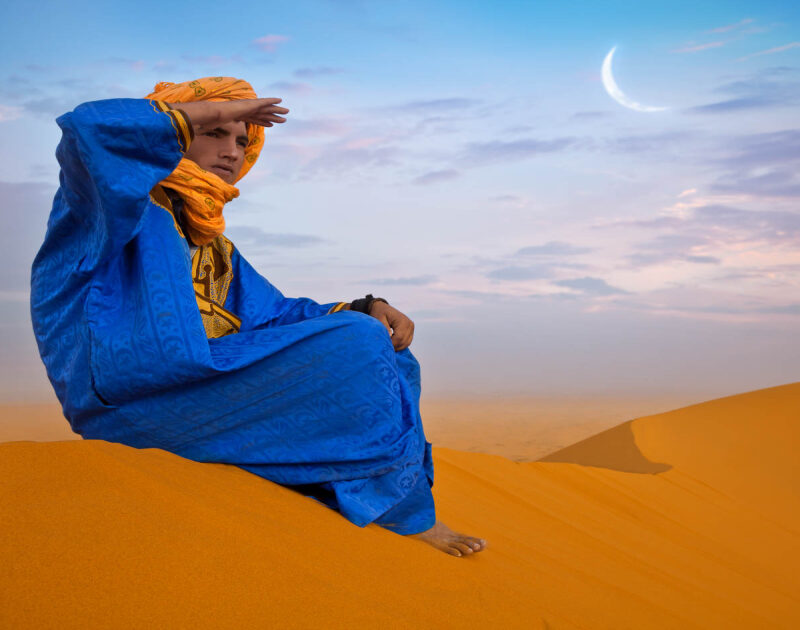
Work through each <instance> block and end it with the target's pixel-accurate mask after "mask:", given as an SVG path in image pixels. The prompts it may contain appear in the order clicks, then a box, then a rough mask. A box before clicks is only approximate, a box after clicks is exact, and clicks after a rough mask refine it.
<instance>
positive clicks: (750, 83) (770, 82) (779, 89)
mask: <svg viewBox="0 0 800 630" xmlns="http://www.w3.org/2000/svg"><path fill="white" fill-rule="evenodd" d="M793 75H794V76H793ZM713 91H714V92H717V93H722V94H730V95H732V96H734V97H735V98H729V99H725V100H722V101H716V102H714V103H709V104H707V105H698V106H696V107H689V108H687V109H685V110H683V111H684V112H685V113H689V114H715V113H724V112H736V111H741V110H747V109H758V108H766V107H788V106H793V105H797V104H798V103H800V81H798V80H797V79H796V70H795V69H793V68H785V67H779V68H770V69H767V70H764V71H761V72H759V73H758V74H754V75H752V76H750V77H747V78H744V79H739V80H736V81H731V82H729V83H725V84H723V85H720V86H717V87H716V88H714V90H713Z"/></svg>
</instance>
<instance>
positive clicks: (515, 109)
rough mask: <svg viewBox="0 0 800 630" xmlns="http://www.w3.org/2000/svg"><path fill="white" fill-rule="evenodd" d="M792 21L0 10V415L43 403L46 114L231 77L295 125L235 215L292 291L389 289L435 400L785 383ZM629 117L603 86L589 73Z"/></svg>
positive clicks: (798, 146)
mask: <svg viewBox="0 0 800 630" xmlns="http://www.w3.org/2000/svg"><path fill="white" fill-rule="evenodd" d="M799 13H800V9H798V8H797V4H796V3H792V2H760V3H755V2H691V3H689V2H669V3H637V2H604V3H600V2H560V3H537V2H500V3H495V4H493V5H491V6H490V5H489V3H483V2H463V1H462V2H427V3H426V2H336V1H317V2H303V1H298V2H294V3H291V6H287V7H270V6H268V5H267V4H266V3H251V4H248V3H240V4H238V5H236V9H235V11H222V10H220V9H219V8H218V6H217V4H216V3H210V2H198V3H193V4H191V5H189V4H185V3H172V4H168V3H155V2H139V3H136V5H135V6H133V5H130V6H128V5H126V6H124V7H123V6H122V5H119V6H118V5H114V4H111V5H109V4H106V3H99V2H73V3H70V4H68V5H67V4H66V3H61V2H43V3H38V4H37V8H36V11H35V12H31V11H30V9H28V8H26V7H23V6H21V5H19V4H17V5H14V6H9V7H6V8H5V9H4V21H3V26H2V35H3V37H2V38H0V77H2V82H0V132H1V133H2V134H3V138H4V141H3V143H2V148H0V169H2V171H1V172H2V173H3V175H2V177H0V192H2V193H3V197H4V198H5V201H6V203H5V204H4V209H3V216H4V218H6V223H7V224H8V225H14V226H16V229H15V230H11V231H8V232H7V233H6V234H5V235H4V236H3V237H2V238H3V243H2V246H3V249H4V251H6V252H7V253H8V254H9V257H10V259H11V263H10V265H8V266H7V268H6V273H5V274H3V275H2V276H0V313H1V314H2V320H1V322H2V323H0V342H2V344H3V348H4V352H3V357H2V358H1V359H0V381H1V382H2V383H3V386H2V387H0V397H5V398H14V397H28V398H31V397H37V396H40V395H43V394H44V393H45V392H47V383H46V380H45V379H44V377H43V370H42V368H41V366H40V363H39V360H38V356H37V355H36V351H35V345H34V343H33V337H32V333H31V332H30V322H29V319H28V315H27V283H28V274H29V267H30V262H31V260H32V258H33V256H34V254H35V251H36V248H37V246H38V244H39V242H40V241H41V238H42V235H43V231H44V225H45V222H46V217H47V213H48V209H49V204H50V201H51V200H52V195H53V193H54V191H55V187H56V186H57V178H58V166H57V163H56V162H55V159H54V156H53V154H54V150H55V146H56V144H57V143H58V139H59V131H58V128H57V126H56V125H55V123H54V119H55V117H56V116H58V115H59V114H61V113H63V112H65V111H67V110H69V109H71V108H72V107H74V106H75V105H77V104H79V103H81V102H83V101H87V100H95V99H101V98H118V97H130V98H139V97H141V96H143V95H144V94H146V93H148V92H149V91H150V90H151V89H152V86H153V85H154V84H155V83H156V82H157V81H162V80H170V81H182V80H186V79H191V78H195V77H199V76H213V75H227V76H238V77H242V78H245V79H247V80H249V81H250V82H251V83H252V84H253V86H254V87H255V88H256V90H257V91H258V92H259V94H261V95H263V96H280V97H282V98H283V99H284V104H285V105H286V106H287V107H289V108H290V109H291V113H290V114H289V122H287V123H286V124H285V125H282V126H278V127H275V128H273V129H270V130H268V132H267V147H266V149H265V151H264V152H263V153H262V156H261V158H260V160H259V164H258V165H257V166H256V168H255V169H254V170H253V171H252V172H251V173H250V174H249V175H248V177H247V178H246V179H245V180H243V181H242V182H241V183H240V190H241V192H242V195H241V197H240V198H239V199H237V200H236V201H235V202H233V203H232V204H230V205H229V206H228V207H227V208H226V220H227V223H228V226H229V229H228V235H229V236H230V237H231V238H232V239H233V240H234V242H235V243H236V244H237V246H238V247H239V248H240V249H241V250H242V252H243V253H244V254H245V255H246V256H247V257H248V259H250V260H251V261H252V262H253V263H254V264H255V265H256V267H257V268H259V269H260V270H261V272H262V273H263V274H264V275H265V276H267V277H268V278H269V279H270V280H271V281H272V282H273V283H274V284H275V285H276V286H278V287H279V288H280V289H281V290H282V291H284V293H286V294H287V295H294V296H296V295H306V296H309V297H313V298H315V299H318V300H319V301H323V302H324V301H333V300H337V299H345V300H349V299H352V298H355V297H358V296H361V295H363V294H364V293H366V292H372V293H375V294H376V295H384V296H385V297H387V298H388V299H389V300H390V302H392V303H393V304H396V305H397V306H398V307H399V308H400V309H401V310H404V311H405V312H407V313H408V314H409V315H410V316H411V317H412V318H413V319H414V320H415V322H416V324H417V335H416V339H415V342H414V344H413V345H412V350H414V351H415V353H416V354H417V356H418V357H419V358H420V360H421V362H422V365H423V379H424V380H423V386H424V388H425V391H426V392H428V393H430V394H439V393H460V392H469V393H475V394H487V395H488V394H535V395H543V394H548V393H552V394H558V395H563V394H595V393H610V394H620V393H622V394H625V393H636V394H640V393H664V392H670V393H671V392H680V393H683V392H692V393H694V392H697V393H698V395H723V394H727V393H735V392H737V391H744V390H747V389H754V388H757V387H763V386H769V385H776V384H779V383H784V382H789V381H793V380H797V379H798V377H799V376H800V352H798V350H800V347H799V345H800V344H798V342H797V339H798V333H800V203H799V202H800V176H799V175H798V173H800V168H798V167H800V128H798V125H797V120H799V119H800V118H798V106H800V22H799V20H798V18H800V15H798V14H799ZM613 46H616V47H617V49H616V52H615V55H614V62H613V73H614V78H615V80H616V83H617V84H618V85H619V87H620V88H621V89H622V90H623V92H624V93H625V94H626V95H627V96H628V97H630V98H631V99H633V100H635V101H638V102H640V103H643V104H647V105H652V106H663V107H666V108H668V109H666V110H665V111H660V112H648V113H645V112H641V111H635V110H633V109H630V108H627V107H624V106H623V105H621V104H619V103H618V102H617V101H615V100H614V99H613V98H612V97H611V96H610V95H609V93H608V92H607V91H606V89H605V87H604V84H603V81H602V80H601V64H602V62H603V59H604V58H605V56H606V54H607V53H608V52H609V51H610V49H611V48H612V47H613Z"/></svg>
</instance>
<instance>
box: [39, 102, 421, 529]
mask: <svg viewBox="0 0 800 630" xmlns="http://www.w3.org/2000/svg"><path fill="white" fill-rule="evenodd" d="M57 122H58V124H59V126H60V127H61V129H62V132H63V137H62V140H61V142H60V144H59V146H58V149H57V157H58V161H59V163H60V165H61V175H60V184H61V185H60V188H59V190H58V192H57V193H56V196H55V200H54V203H53V209H52V212H51V214H50V218H49V221H48V225H47V234H46V236H45V240H44V244H43V245H42V247H41V249H40V251H39V253H38V255H37V257H36V259H35V261H34V264H33V271H32V277H31V313H32V319H33V327H34V332H35V334H36V339H37V342H38V346H39V351H40V353H41V356H42V360H43V361H44V364H45V366H46V368H47V373H48V376H49V378H50V380H51V382H52V384H53V387H54V388H55V391H56V394H57V396H58V398H59V400H60V401H61V403H62V406H63V409H64V415H65V416H66V418H67V419H68V420H69V422H70V424H71V426H72V428H73V430H74V431H75V432H77V433H79V434H80V435H81V436H83V437H84V438H86V439H101V440H108V441H113V442H121V443H123V444H127V445H130V446H133V447H136V448H161V449H165V450H168V451H171V452H173V453H176V454H178V455H180V456H182V457H186V458H189V459H192V460H195V461H200V462H220V463H226V464H233V465H236V466H239V467H241V468H243V469H245V470H248V471H250V472H252V473H255V474H257V475H260V476H261V477H264V478H266V479H269V480H272V481H275V482H278V483H281V484H284V485H288V486H292V487H296V488H297V489H298V490H300V491H302V492H304V493H305V494H308V495H310V496H314V497H316V498H317V499H319V500H321V501H323V502H324V503H326V504H327V505H329V506H330V507H332V508H334V509H338V510H339V511H340V512H341V513H342V514H343V515H344V516H345V517H346V518H348V519H349V520H350V521H352V522H353V523H355V524H357V525H360V526H364V525H366V524H367V523H371V522H376V523H378V524H380V525H382V526H384V527H387V528H388V529H391V530H392V531H396V532H398V533H401V534H412V533H418V532H421V531H424V530H425V529H427V528H429V527H431V526H432V525H433V523H434V521H435V515H434V506H433V499H432V495H431V490H430V488H431V485H432V484H433V464H432V459H431V445H430V444H429V443H428V442H427V441H426V439H425V435H424V433H423V429H422V422H421V419H420V415H419V396H420V380H419V365H418V363H417V361H416V360H415V358H414V357H413V355H412V354H411V352H409V351H408V350H407V349H406V350H403V351H401V352H395V351H394V348H393V347H392V344H391V339H390V337H389V335H388V334H387V331H386V329H385V327H384V326H383V324H381V322H379V321H378V320H377V319H375V318H373V317H369V316H367V315H364V314H361V313H356V312H351V311H340V312H337V313H331V314H328V311H329V310H330V309H331V307H332V306H334V304H318V303H317V302H315V301H313V300H310V299H308V298H287V297H284V296H283V295H282V294H281V292H280V291H278V290H277V289H276V288H275V287H274V286H272V285H271V284H270V283H269V282H268V281H267V280H266V279H265V278H264V277H262V276H261V275H259V274H258V273H257V272H256V271H255V270H254V269H253V268H252V267H251V266H250V264H248V262H247V261H246V260H245V259H244V258H243V257H242V256H241V255H240V254H239V252H238V251H237V250H236V248H235V247H234V246H233V244H232V243H231V242H230V241H229V240H228V239H226V238H225V237H224V236H223V237H218V238H217V239H215V241H214V243H212V245H211V246H206V247H203V248H201V249H200V250H198V251H197V252H196V253H195V254H194V256H190V254H189V249H188V244H187V242H186V239H185V238H184V237H183V235H182V233H181V231H180V226H179V224H178V223H177V222H176V220H175V218H174V215H173V213H172V212H171V211H170V208H169V207H168V206H167V205H166V204H165V203H164V201H163V199H161V200H160V199H159V198H158V197H157V196H156V195H155V194H151V193H152V191H154V190H158V187H157V184H159V182H161V181H162V180H163V179H164V178H166V177H167V176H168V175H169V174H170V173H171V172H172V171H173V170H174V169H175V167H176V166H177V165H178V162H179V161H180V160H181V158H182V157H183V150H182V139H181V137H180V134H179V133H177V132H176V126H175V125H174V124H173V123H174V114H171V113H169V112H164V111H161V110H160V109H159V108H158V107H155V106H154V104H153V103H152V102H151V101H147V100H137V99H112V100H107V101H97V102H92V103H85V104H83V105H81V106H79V107H77V108H76V109H75V110H74V111H73V112H71V113H68V114H65V115H63V116H61V117H60V118H59V119H58V121H57ZM203 256H205V258H203ZM206 263H208V264H206ZM204 300H205V301H204ZM201 311H202V312H201ZM226 327H227V328H226ZM220 335H221V336H220Z"/></svg>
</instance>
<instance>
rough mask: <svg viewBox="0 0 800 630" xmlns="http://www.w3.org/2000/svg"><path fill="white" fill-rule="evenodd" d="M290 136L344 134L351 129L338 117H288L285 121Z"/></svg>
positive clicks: (346, 122) (309, 136)
mask: <svg viewBox="0 0 800 630" xmlns="http://www.w3.org/2000/svg"><path fill="white" fill-rule="evenodd" d="M285 124H286V125H288V127H289V128H290V129H291V133H292V136H293V137H295V138H297V137H303V138H312V137H320V136H344V135H345V134H346V133H348V132H349V131H351V126H350V123H349V122H348V121H346V120H343V119H338V118H291V117H290V118H289V120H288V122H287V123H285Z"/></svg>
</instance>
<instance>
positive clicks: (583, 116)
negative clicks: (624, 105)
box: [570, 111, 614, 120]
mask: <svg viewBox="0 0 800 630" xmlns="http://www.w3.org/2000/svg"><path fill="white" fill-rule="evenodd" d="M613 115H614V114H613V113H612V112H598V111H592V112H575V113H574V114H572V116H570V119H571V120H600V119H601V118H611V117H612V116H613Z"/></svg>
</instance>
